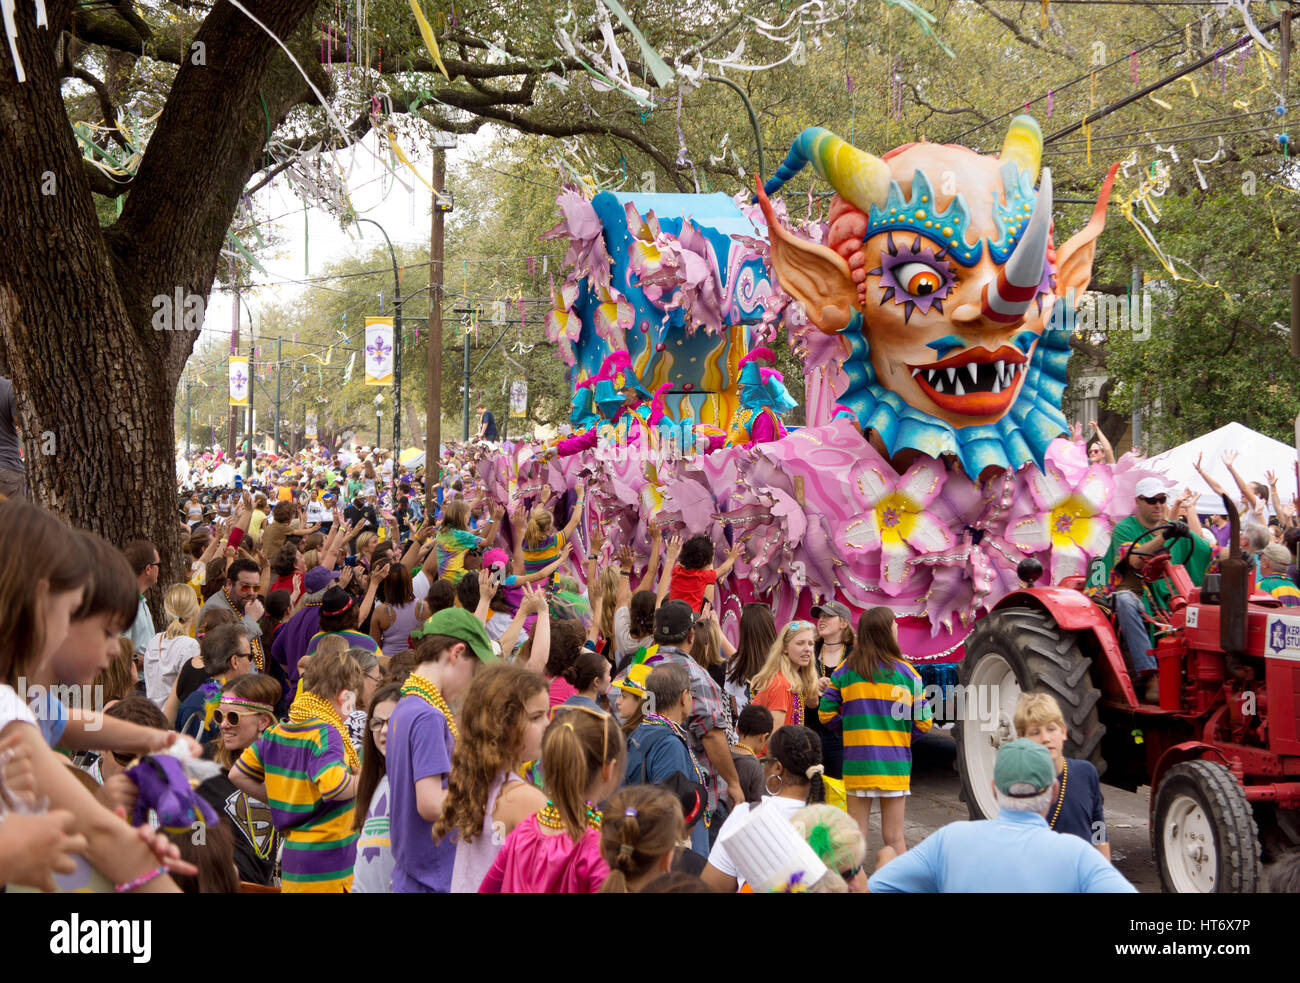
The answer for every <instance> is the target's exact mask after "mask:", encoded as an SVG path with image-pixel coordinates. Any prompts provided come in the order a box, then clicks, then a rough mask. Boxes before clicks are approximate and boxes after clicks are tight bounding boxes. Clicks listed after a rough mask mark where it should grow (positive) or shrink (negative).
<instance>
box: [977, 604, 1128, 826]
mask: <svg viewBox="0 0 1300 983" xmlns="http://www.w3.org/2000/svg"><path fill="white" fill-rule="evenodd" d="M1089 666H1090V663H1089V661H1088V658H1087V657H1086V656H1085V655H1084V654H1083V652H1082V651H1081V650H1080V649H1079V643H1078V640H1077V639H1076V638H1075V635H1074V632H1072V631H1068V630H1066V629H1064V628H1061V627H1060V626H1059V625H1058V624H1057V623H1056V621H1055V620H1054V619H1053V618H1052V616H1051V615H1050V614H1048V613H1047V612H1046V611H1040V610H1038V609H1037V608H1003V609H1002V610H1000V611H994V612H993V613H992V614H989V615H987V616H986V617H984V618H981V619H980V620H979V621H978V622H976V624H975V628H974V630H972V631H971V633H970V636H969V637H968V638H967V639H966V655H965V658H963V659H962V663H961V669H960V673H959V680H960V682H961V695H962V697H963V702H964V703H965V710H964V712H959V713H958V717H959V718H960V719H958V720H957V724H956V727H954V728H953V737H954V739H955V740H956V742H957V771H958V774H959V775H960V776H961V795H962V799H963V800H964V801H965V802H966V805H967V807H968V808H969V809H970V815H971V818H972V819H992V818H993V817H994V816H996V815H997V812H998V808H997V798H996V796H995V795H994V793H993V763H994V760H995V759H996V758H997V753H998V748H1000V747H1001V746H1002V745H1003V744H1005V743H1006V742H1007V741H1010V740H1014V739H1015V737H1016V732H1015V727H1014V726H1013V725H1012V717H1013V716H1014V714H1015V710H1016V703H1017V702H1018V701H1019V699H1020V694H1021V693H1048V694H1050V695H1051V696H1053V697H1055V699H1056V702H1057V704H1058V705H1059V706H1060V708H1061V713H1062V714H1063V715H1064V717H1065V723H1066V730H1067V737H1066V742H1065V749H1064V750H1065V756H1066V757H1067V758H1082V759H1084V760H1086V761H1090V762H1092V764H1093V765H1094V766H1095V767H1096V769H1097V774H1098V775H1101V774H1103V773H1104V772H1105V770H1106V762H1105V761H1103V760H1102V757H1101V738H1102V735H1103V734H1105V732H1106V727H1105V725H1104V724H1102V723H1101V720H1100V719H1099V714H1098V709H1097V702H1098V700H1100V699H1101V693H1100V691H1099V690H1098V689H1097V687H1096V686H1094V685H1093V683H1092V679H1091V677H1090V676H1089V674H1088V670H1089ZM972 708H974V709H975V712H972Z"/></svg>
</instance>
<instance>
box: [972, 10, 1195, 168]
mask: <svg viewBox="0 0 1300 983" xmlns="http://www.w3.org/2000/svg"><path fill="white" fill-rule="evenodd" d="M1207 17H1209V14H1202V15H1201V16H1200V17H1198V18H1196V20H1195V21H1190V22H1188V24H1185V25H1184V26H1183V27H1180V28H1178V29H1177V30H1174V31H1170V32H1169V33H1168V34H1165V35H1162V36H1161V37H1158V38H1156V39H1155V40H1154V41H1152V42H1150V43H1149V44H1146V45H1143V46H1142V47H1141V48H1137V49H1134V53H1136V54H1141V53H1142V52H1144V51H1149V50H1150V49H1151V48H1154V47H1155V46H1156V45H1158V44H1160V43H1161V42H1162V41H1168V40H1169V39H1170V38H1172V37H1174V36H1175V35H1179V34H1183V33H1185V32H1186V30H1187V28H1188V27H1190V26H1191V25H1192V24H1194V23H1196V22H1197V21H1202V20H1205V19H1206V18H1207ZM1130 57H1131V55H1129V54H1125V55H1122V56H1120V57H1119V58H1116V59H1115V60H1114V61H1112V62H1109V63H1107V64H1105V65H1099V66H1097V67H1096V68H1092V69H1090V70H1088V71H1086V72H1084V73H1083V74H1082V75H1079V76H1077V77H1075V78H1072V79H1070V80H1069V81H1068V82H1064V83H1062V84H1060V85H1057V86H1054V87H1053V88H1050V89H1048V90H1047V92H1045V93H1043V94H1042V95H1041V96H1039V97H1038V98H1036V99H1030V100H1029V101H1028V102H1024V103H1021V104H1020V105H1019V106H1017V107H1016V108H1015V109H1012V110H1010V111H1008V112H1005V113H1003V114H1002V115H1001V116H995V117H993V119H991V120H988V121H987V122H984V123H980V124H979V125H978V126H973V127H971V128H970V129H969V130H966V131H965V132H964V133H959V134H958V135H957V136H955V137H953V138H952V139H951V140H949V141H948V142H949V143H961V142H963V141H964V140H965V138H966V137H968V136H970V135H971V134H972V133H978V132H979V131H980V130H982V129H984V128H985V127H987V126H992V125H993V124H995V123H998V122H1000V121H1001V120H1004V119H1009V118H1010V117H1012V116H1015V115H1016V114H1017V113H1020V112H1021V111H1022V110H1023V109H1024V108H1026V107H1029V106H1032V105H1034V104H1035V103H1039V102H1042V101H1043V100H1044V99H1046V98H1047V97H1048V95H1049V94H1050V95H1055V94H1056V93H1059V92H1064V91H1065V90H1066V89H1068V88H1070V87H1071V86H1075V85H1078V84H1079V83H1080V82H1083V81H1086V80H1087V79H1089V78H1091V77H1093V76H1094V75H1096V74H1097V73H1098V72H1104V71H1106V70H1107V69H1109V68H1114V67H1115V66H1116V65H1119V64H1121V63H1123V62H1126V61H1128V60H1129V58H1130Z"/></svg>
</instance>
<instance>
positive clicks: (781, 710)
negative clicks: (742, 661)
mask: <svg viewBox="0 0 1300 983" xmlns="http://www.w3.org/2000/svg"><path fill="white" fill-rule="evenodd" d="M815 635H816V628H815V626H814V625H813V624H812V622H810V621H792V622H790V623H789V624H788V625H786V626H785V630H784V631H783V632H781V634H779V635H777V637H776V641H775V642H773V643H772V647H771V648H770V649H768V653H767V661H766V662H764V663H763V668H762V669H760V670H759V671H758V675H757V676H755V677H754V680H753V683H752V688H753V690H754V700H753V702H755V703H757V704H759V705H760V706H765V707H767V708H768V709H769V710H771V711H772V728H773V730H774V731H775V730H779V729H780V728H781V727H783V726H785V725H786V724H790V725H792V726H795V727H802V726H803V722H804V719H805V717H806V714H807V713H809V712H813V713H815V712H816V708H817V704H818V702H819V700H820V697H821V689H820V687H819V686H818V685H817V669H816V667H815V666H814V665H813V645H814V641H813V639H814V636H815ZM809 707H811V708H812V710H811V711H809Z"/></svg>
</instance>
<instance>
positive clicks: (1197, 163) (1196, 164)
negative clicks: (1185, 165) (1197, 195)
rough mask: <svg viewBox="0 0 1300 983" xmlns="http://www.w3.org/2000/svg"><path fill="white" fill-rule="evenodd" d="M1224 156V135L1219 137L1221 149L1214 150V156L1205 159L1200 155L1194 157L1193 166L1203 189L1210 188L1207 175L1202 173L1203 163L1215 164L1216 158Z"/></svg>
mask: <svg viewBox="0 0 1300 983" xmlns="http://www.w3.org/2000/svg"><path fill="white" fill-rule="evenodd" d="M1222 156H1223V137H1219V149H1218V150H1216V151H1215V152H1214V156H1213V157H1206V158H1204V159H1202V158H1200V157H1193V158H1192V168H1193V169H1194V170H1195V171H1196V180H1197V181H1198V182H1199V183H1200V185H1201V190H1202V191H1206V190H1208V189H1209V185H1208V184H1206V183H1205V175H1204V174H1202V173H1201V165H1202V164H1213V163H1214V162H1215V161H1216V160H1218V159H1219V158H1220V157H1222Z"/></svg>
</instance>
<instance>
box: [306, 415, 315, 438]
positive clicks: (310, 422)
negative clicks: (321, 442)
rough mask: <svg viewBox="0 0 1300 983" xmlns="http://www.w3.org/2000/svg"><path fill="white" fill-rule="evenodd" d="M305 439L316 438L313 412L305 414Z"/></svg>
mask: <svg viewBox="0 0 1300 983" xmlns="http://www.w3.org/2000/svg"><path fill="white" fill-rule="evenodd" d="M307 439H308V440H315V439H316V414H315V413H308V414H307Z"/></svg>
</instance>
